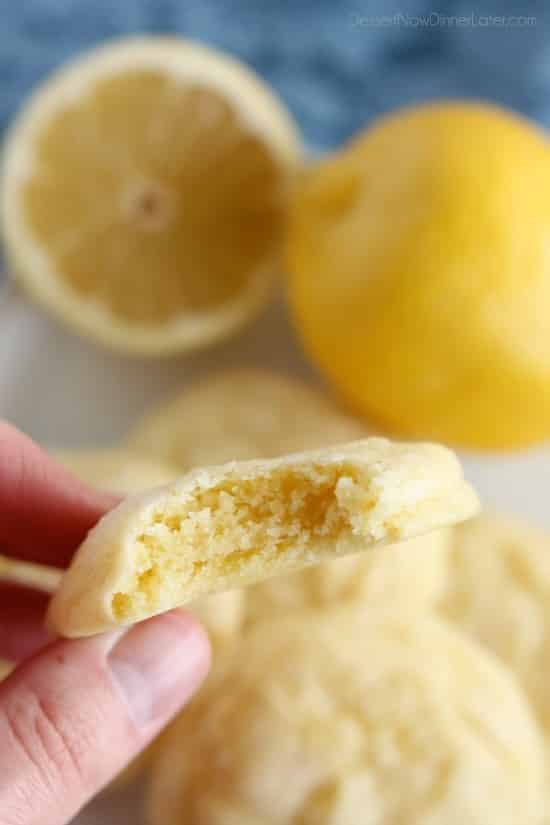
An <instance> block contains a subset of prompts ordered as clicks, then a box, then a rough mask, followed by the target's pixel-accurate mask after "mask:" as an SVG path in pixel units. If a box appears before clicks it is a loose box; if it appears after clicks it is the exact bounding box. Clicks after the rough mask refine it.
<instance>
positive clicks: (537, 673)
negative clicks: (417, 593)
mask: <svg viewBox="0 0 550 825" xmlns="http://www.w3.org/2000/svg"><path fill="white" fill-rule="evenodd" d="M453 536H454V539H453V547H452V551H451V553H450V571H449V578H448V592H447V594H446V597H445V599H444V600H443V604H442V609H443V612H444V614H445V616H446V617H448V618H449V619H451V620H452V621H453V622H456V623H457V624H458V625H459V626H460V628H461V629H463V630H466V631H467V632H468V633H469V634H471V635H472V636H474V637H475V638H476V639H478V640H479V641H481V642H483V644H485V645H487V646H488V647H489V648H491V650H493V651H494V652H495V653H496V654H497V655H498V656H499V657H500V659H501V660H502V661H503V662H505V663H506V664H507V665H508V666H509V667H510V668H511V669H512V670H513V671H514V672H515V674H516V675H517V676H518V677H519V680H520V682H521V684H522V686H523V687H524V688H525V691H526V693H527V695H528V697H529V698H530V700H531V702H532V705H533V707H534V709H535V711H536V714H537V716H538V719H539V721H540V722H541V724H542V727H543V729H544V732H545V734H546V738H547V743H548V747H550V535H548V534H547V533H544V532H543V531H542V530H538V529H535V528H533V527H530V526H529V525H527V524H523V523H522V522H520V521H515V520H513V519H510V518H504V517H502V516H496V515H483V516H480V517H478V518H476V519H473V520H472V521H471V523H469V524H468V525H461V526H460V527H458V528H456V529H455V530H454V531H453Z"/></svg>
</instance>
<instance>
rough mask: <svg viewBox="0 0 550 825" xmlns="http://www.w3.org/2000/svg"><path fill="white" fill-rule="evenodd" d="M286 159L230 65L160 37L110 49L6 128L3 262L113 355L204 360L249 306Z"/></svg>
mask: <svg viewBox="0 0 550 825" xmlns="http://www.w3.org/2000/svg"><path fill="white" fill-rule="evenodd" d="M300 155H301V150H300V140H299V138H298V134H297V130H296V128H295V126H294V124H293V122H292V120H291V118H290V116H289V114H288V113H287V111H286V110H285V109H284V107H283V106H282V104H281V103H280V102H279V101H278V99H277V98H276V97H275V96H274V94H273V93H272V92H271V91H270V90H269V89H268V88H267V87H266V85H265V84H263V83H262V81H261V80H260V79H259V78H258V77H256V76H255V75H254V74H253V73H252V72H251V71H250V70H248V69H247V68H246V67H244V66H242V65H241V64H240V63H238V62H237V61H235V60H233V59H232V58H229V57H227V56H225V55H222V54H219V53H218V52H216V51H213V50H211V49H208V48H206V47H204V46H201V45H198V44H195V43H190V42H188V41H185V40H180V39H176V38H163V37H147V38H139V39H131V40H122V41H117V42H113V43H111V44H108V45H106V46H103V47H101V48H99V49H97V50H95V51H93V52H91V53H89V54H87V55H85V56H84V57H83V58H81V59H79V60H77V61H76V62H74V63H72V64H70V65H68V66H67V67H65V68H63V69H62V70H61V71H60V72H58V73H57V74H55V75H54V76H53V77H52V78H50V79H49V80H47V81H46V83H45V84H44V85H43V86H42V87H41V88H40V89H38V91H37V92H36V93H35V94H34V95H33V96H32V97H31V99H30V101H29V102H28V104H27V105H26V106H25V107H24V108H23V111H22V112H21V114H20V115H19V117H18V118H17V120H16V122H15V124H14V126H13V127H12V129H11V132H10V135H9V137H8V140H7V144H6V149H5V155H4V164H3V179H2V213H3V228H4V239H5V244H6V249H7V254H8V259H9V260H10V262H11V265H12V268H13V270H14V273H15V274H16V276H17V277H18V279H19V281H20V283H21V284H22V285H23V286H24V287H25V288H26V289H27V290H28V291H29V292H30V293H31V294H32V295H33V296H34V297H36V298H37V299H38V300H39V301H40V302H42V303H43V304H44V305H45V306H46V307H49V308H50V309H51V310H52V311H53V312H55V313H56V314H57V315H58V316H60V317H61V318H63V319H64V320H65V321H67V322H68V323H70V324H71V325H72V326H73V327H75V328H77V329H78V330H80V331H81V332H83V333H86V334H88V335H90V336H92V337H94V338H96V339H98V340H100V341H102V342H103V343H105V344H107V345H110V346H111V347H113V348H115V349H119V350H125V351H130V352H135V353H143V354H167V353H171V352H176V351H184V350H187V349H192V348H195V347H197V346H201V345H204V344H206V343H208V342H211V341H213V340H215V339H218V338H220V337H223V336H224V335H226V334H228V333H229V332H230V331H231V330H233V329H234V328H235V327H237V326H238V325H240V324H241V323H242V322H243V321H245V320H247V319H248V318H249V317H250V316H251V315H252V314H253V313H254V311H255V310H256V309H257V308H258V307H259V306H261V304H262V302H263V301H264V300H265V298H266V295H267V294H268V292H269V284H270V281H271V276H272V275H273V273H274V271H275V270H276V268H277V258H278V250H279V248H280V243H281V233H282V228H283V222H284V216H285V204H286V193H287V190H288V184H289V182H290V180H291V178H292V176H293V174H294V171H295V170H296V168H297V166H298V163H299V160H300Z"/></svg>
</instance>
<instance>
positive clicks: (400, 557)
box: [246, 530, 450, 625]
mask: <svg viewBox="0 0 550 825" xmlns="http://www.w3.org/2000/svg"><path fill="white" fill-rule="evenodd" d="M449 548H450V531H449V530H435V531H434V532H432V533H428V534H427V535H424V536H418V537H417V538H414V539H409V540H408V541H403V542H399V543H398V544H393V545H391V546H387V547H373V548H372V549H371V550H370V552H368V553H358V554H357V555H355V556H348V557H346V558H344V559H337V560H336V561H328V562H323V563H322V564H316V565H314V566H313V567H307V568H305V569H304V570H301V571H300V572H298V573H293V574H292V575H290V576H277V577H276V578H274V579H269V580H267V581H265V582H261V583H260V584H257V585H255V586H254V587H250V588H249V589H248V590H247V595H246V618H247V621H246V623H247V625H251V624H255V623H256V622H257V621H260V620H264V619H274V618H278V617H279V616H281V615H284V614H285V613H287V612H288V611H295V610H301V609H304V608H318V609H321V608H324V607H326V606H327V605H331V604H336V603H340V602H343V603H349V602H355V601H362V602H364V603H367V602H368V605H369V607H372V606H374V605H376V606H387V605H388V604H389V603H393V604H396V605H405V604H406V605H410V606H411V607H416V608H417V609H426V608H430V607H432V606H433V605H434V604H436V602H437V601H438V599H440V598H441V597H442V595H443V593H444V591H445V585H446V581H447V554H448V551H449Z"/></svg>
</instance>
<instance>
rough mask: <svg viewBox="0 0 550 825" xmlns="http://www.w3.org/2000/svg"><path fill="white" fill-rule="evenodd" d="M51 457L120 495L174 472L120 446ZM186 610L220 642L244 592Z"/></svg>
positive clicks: (238, 615) (236, 622) (233, 624)
mask: <svg viewBox="0 0 550 825" xmlns="http://www.w3.org/2000/svg"><path fill="white" fill-rule="evenodd" d="M55 457H56V458H57V460H58V461H60V462H61V463H62V464H63V465H64V466H65V467H66V468H67V469H68V470H70V471H71V472H72V473H74V475H76V476H77V477H78V478H80V480H81V481H84V482H85V483H86V484H91V485H93V486H96V487H103V488H108V489H109V490H112V491H113V492H116V493H122V494H130V493H137V492H140V491H142V490H145V489H148V488H150V487H156V486H158V485H159V484H164V483H166V482H168V481H171V480H172V479H174V478H175V477H176V476H177V474H178V473H177V470H175V469H174V467H173V466H171V465H169V464H167V463H165V462H162V461H155V460H154V459H153V458H148V457H147V456H142V455H139V453H136V452H130V451H129V450H125V449H122V448H104V449H79V450H78V449H77V450H59V451H57V453H56V454H55ZM190 610H191V612H192V613H193V614H194V615H196V616H197V617H198V618H199V619H200V621H201V622H202V623H203V624H204V625H205V627H206V629H207V631H208V634H209V636H210V639H211V641H212V642H213V643H214V644H215V645H216V646H219V645H223V644H225V642H227V641H228V640H229V639H231V638H232V637H233V636H234V635H235V634H236V633H237V632H238V631H239V630H240V627H241V624H242V619H243V614H244V594H243V593H242V592H240V591H238V590H229V591H227V592H226V593H220V594H215V595H213V596H207V597H206V598H205V599H200V600H199V601H198V602H195V603H193V604H191V605H190Z"/></svg>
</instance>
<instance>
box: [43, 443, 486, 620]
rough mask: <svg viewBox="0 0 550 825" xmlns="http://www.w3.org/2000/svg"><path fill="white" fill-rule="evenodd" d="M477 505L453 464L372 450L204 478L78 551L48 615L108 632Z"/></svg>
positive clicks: (353, 449)
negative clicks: (115, 627)
mask: <svg viewBox="0 0 550 825" xmlns="http://www.w3.org/2000/svg"><path fill="white" fill-rule="evenodd" d="M477 509H478V502H477V497H476V495H475V493H474V492H473V490H472V488H471V487H470V486H469V485H468V484H467V483H466V482H465V481H464V479H463V476H462V471H461V467H460V465H459V463H458V461H457V459H456V457H455V456H454V454H453V453H452V452H451V451H449V450H447V449H446V448H444V447H440V446H437V445H434V444H397V443H392V442H390V441H388V440H386V439H380V438H372V439H366V440H364V441H358V442H353V443H351V444H345V445H342V446H340V447H335V448H332V449H326V450H319V451H315V452H310V453H297V454H294V455H290V456H285V457H282V458H277V459H271V460H265V461H250V462H241V463H239V462H232V463H229V464H225V465H222V466H221V467H209V468H206V469H196V470H193V471H192V472H190V473H188V474H187V475H186V476H183V477H182V478H181V479H179V480H177V481H176V482H174V483H173V484H171V485H168V486H166V487H165V488H157V489H156V490H153V491H151V492H149V493H145V494H142V495H139V496H136V497H130V498H129V499H127V500H126V501H125V502H123V503H122V504H121V505H119V506H118V507H117V508H115V509H114V510H113V511H111V513H109V514H107V515H106V516H105V517H104V518H103V519H102V520H101V521H100V522H99V524H98V525H97V526H96V527H95V528H94V529H93V530H92V531H91V532H90V534H89V535H88V537H87V539H86V540H85V541H84V543H83V544H82V545H81V547H80V549H79V550H78V552H77V554H76V556H75V558H74V560H73V562H72V564H71V567H70V568H69V570H68V572H67V573H66V574H65V576H64V578H63V581H62V583H61V587H60V589H59V590H58V592H57V594H56V596H55V597H54V599H53V601H52V603H51V605H50V611H49V619H50V622H51V625H52V626H53V628H54V629H55V630H56V631H57V632H58V633H61V634H63V635H67V636H78V635H86V634H91V633H96V632H100V631H103V630H106V629H108V628H110V627H113V626H116V625H121V624H122V625H124V624H130V623H132V622H134V621H138V620H140V619H143V618H145V617H146V616H149V615H152V614H155V613H159V612H161V611H164V610H168V609H169V608H171V607H174V606H176V605H178V604H185V603H188V602H191V601H193V600H194V599H197V598H199V597H200V596H203V595H207V594H209V593H215V592H219V591H223V590H231V589H233V588H236V587H241V586H243V585H246V584H252V583H254V582H257V581H260V580H262V579H266V578H269V577H270V576H274V575H277V574H283V573H286V572H292V571H293V570H298V569H300V568H302V567H305V566H307V565H310V564H315V563H317V562H320V561H325V560H328V559H333V558H337V557H339V556H344V555H349V554H353V553H357V552H359V551H362V550H366V549H368V548H369V547H370V546H372V545H375V544H379V543H390V542H397V541H400V540H404V539H408V538H412V537H413V536H416V535H421V534H422V533H427V532H429V531H431V530H435V529H438V528H440V527H444V526H446V525H448V524H453V523H456V522H459V521H462V520H463V519H465V518H468V517H470V516H471V515H473V514H474V513H475V512H476V511H477Z"/></svg>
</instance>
